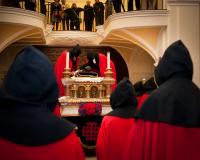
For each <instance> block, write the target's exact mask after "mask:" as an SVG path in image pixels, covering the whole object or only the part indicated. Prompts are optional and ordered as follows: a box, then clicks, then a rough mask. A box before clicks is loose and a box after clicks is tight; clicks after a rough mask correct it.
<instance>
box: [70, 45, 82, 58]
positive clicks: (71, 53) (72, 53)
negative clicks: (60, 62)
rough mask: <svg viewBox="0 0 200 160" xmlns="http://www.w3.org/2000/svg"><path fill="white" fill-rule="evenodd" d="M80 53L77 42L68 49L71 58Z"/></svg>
mask: <svg viewBox="0 0 200 160" xmlns="http://www.w3.org/2000/svg"><path fill="white" fill-rule="evenodd" d="M80 54H81V47H80V45H79V44H77V45H76V46H74V47H73V48H72V49H71V50H70V58H71V59H73V57H76V58H77V57H78V56H79V55H80Z"/></svg>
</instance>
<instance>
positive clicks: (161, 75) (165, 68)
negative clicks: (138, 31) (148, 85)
mask: <svg viewBox="0 0 200 160" xmlns="http://www.w3.org/2000/svg"><path fill="white" fill-rule="evenodd" d="M154 73H155V80H156V83H157V84H158V85H161V84H162V83H164V82H166V81H168V80H170V79H172V78H186V79H190V80H192V75H193V64H192V60H191V57H190V53H189V51H188V49H187V48H186V47H185V45H184V44H183V42H182V41H181V40H178V41H176V42H174V43H172V44H171V45H170V46H169V47H168V48H167V49H166V51H165V52H164V55H163V57H162V58H161V60H160V62H159V63H158V66H157V67H156V68H155V71H154Z"/></svg>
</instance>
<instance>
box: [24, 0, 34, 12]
mask: <svg viewBox="0 0 200 160" xmlns="http://www.w3.org/2000/svg"><path fill="white" fill-rule="evenodd" d="M25 8H26V9H28V10H31V11H35V9H36V0H25Z"/></svg>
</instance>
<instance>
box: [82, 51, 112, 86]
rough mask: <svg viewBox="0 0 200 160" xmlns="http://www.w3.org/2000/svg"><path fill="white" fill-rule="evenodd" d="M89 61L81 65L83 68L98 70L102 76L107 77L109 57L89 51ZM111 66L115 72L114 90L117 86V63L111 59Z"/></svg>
mask: <svg viewBox="0 0 200 160" xmlns="http://www.w3.org/2000/svg"><path fill="white" fill-rule="evenodd" d="M87 60H88V63H86V64H84V65H83V66H81V67H80V69H81V70H86V71H93V72H96V73H97V74H98V75H99V76H100V77H105V72H106V68H107V57H106V56H105V55H104V54H101V53H99V54H98V53H93V52H89V53H88V54H87ZM110 67H111V69H112V72H113V78H114V79H115V83H114V84H113V85H112V90H114V89H115V87H116V69H115V64H114V63H113V62H112V60H110Z"/></svg>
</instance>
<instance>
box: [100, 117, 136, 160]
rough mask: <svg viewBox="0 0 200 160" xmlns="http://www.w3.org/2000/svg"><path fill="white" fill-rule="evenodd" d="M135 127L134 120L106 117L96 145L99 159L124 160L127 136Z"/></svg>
mask: <svg viewBox="0 0 200 160" xmlns="http://www.w3.org/2000/svg"><path fill="white" fill-rule="evenodd" d="M133 125H134V119H133V118H120V117H115V116H105V117H104V118H103V121H102V124H101V128H100V130H99V134H98V139H97V144H96V153H97V159H98V160H122V156H123V153H124V151H125V150H124V145H125V143H126V141H127V135H128V133H129V131H130V129H131V128H132V126H133Z"/></svg>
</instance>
